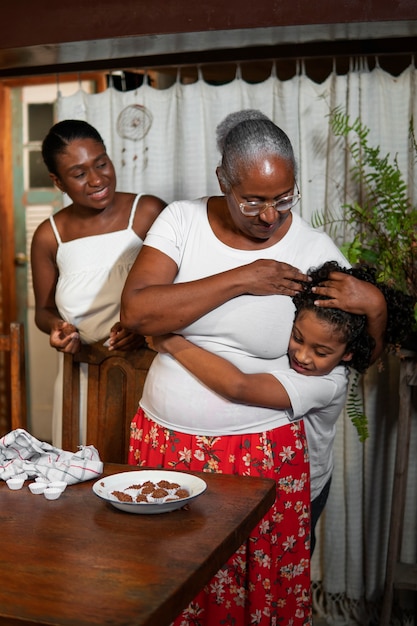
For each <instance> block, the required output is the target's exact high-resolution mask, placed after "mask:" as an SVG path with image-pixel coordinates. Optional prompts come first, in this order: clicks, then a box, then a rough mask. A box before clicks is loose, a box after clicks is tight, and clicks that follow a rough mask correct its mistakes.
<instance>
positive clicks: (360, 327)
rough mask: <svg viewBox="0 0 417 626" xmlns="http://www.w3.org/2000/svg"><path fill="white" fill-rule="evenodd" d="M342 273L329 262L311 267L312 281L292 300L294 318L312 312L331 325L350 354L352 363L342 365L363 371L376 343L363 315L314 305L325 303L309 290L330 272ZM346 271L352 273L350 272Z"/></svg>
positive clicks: (323, 298)
mask: <svg viewBox="0 0 417 626" xmlns="http://www.w3.org/2000/svg"><path fill="white" fill-rule="evenodd" d="M341 271H347V270H345V269H344V268H342V267H341V266H340V265H339V264H338V263H336V261H329V262H327V263H324V264H323V265H322V266H321V267H319V268H317V269H315V268H313V269H310V270H309V271H308V275H309V276H310V277H311V279H312V280H311V282H309V283H307V284H306V286H305V289H304V291H302V292H300V293H298V294H297V295H296V296H294V298H293V302H294V305H295V308H296V313H295V318H297V316H298V315H299V313H300V312H301V311H306V310H307V311H314V312H315V314H316V315H317V317H318V318H319V319H322V320H325V321H326V322H328V323H329V324H331V325H332V326H333V327H334V329H335V331H336V332H337V333H338V334H339V335H340V340H341V342H344V343H346V352H352V355H353V356H352V360H351V361H349V362H345V361H342V363H341V364H343V365H348V366H349V367H353V368H354V369H355V370H357V371H358V372H364V371H365V370H366V369H367V368H368V367H369V365H370V362H371V355H372V351H373V349H374V347H375V340H374V339H373V337H371V335H370V334H369V333H368V331H367V328H366V315H356V314H353V313H347V312H346V311H342V310H341V309H334V308H321V307H317V306H315V305H314V302H315V301H316V300H326V299H327V297H326V296H318V295H317V294H315V293H313V292H312V291H311V288H312V287H315V286H317V285H319V284H320V283H322V282H323V281H325V280H327V279H328V278H329V274H330V272H341ZM348 272H349V273H351V271H350V270H348Z"/></svg>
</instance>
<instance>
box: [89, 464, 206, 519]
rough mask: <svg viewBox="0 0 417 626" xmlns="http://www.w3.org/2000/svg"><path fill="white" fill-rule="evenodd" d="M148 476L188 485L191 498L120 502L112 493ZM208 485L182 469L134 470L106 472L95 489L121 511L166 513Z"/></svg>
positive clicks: (182, 485)
mask: <svg viewBox="0 0 417 626" xmlns="http://www.w3.org/2000/svg"><path fill="white" fill-rule="evenodd" d="M147 480H150V481H152V482H153V483H158V482H159V481H160V480H167V481H169V482H173V483H178V484H179V485H180V487H181V488H183V489H187V490H188V491H189V493H190V496H188V498H181V499H180V500H172V501H171V502H161V503H150V502H140V503H139V502H121V501H120V500H118V499H117V498H116V497H115V496H113V495H112V491H124V490H125V489H128V487H130V485H133V484H142V483H144V482H146V481H147ZM206 489H207V483H206V482H205V481H204V480H202V479H201V478H198V477H197V476H193V475H192V474H184V473H182V472H176V471H174V470H140V471H132V472H122V473H121V474H113V475H112V476H106V477H105V478H101V479H100V480H98V481H97V482H95V483H94V485H93V491H94V493H95V494H96V495H97V496H99V497H100V498H103V500H106V501H107V502H110V503H111V504H112V505H113V506H114V507H116V509H120V510H121V511H127V512H128V513H139V514H148V513H151V514H154V513H167V512H168V511H174V510H175V509H180V508H182V507H183V506H185V505H186V504H188V503H189V502H191V501H192V500H194V499H195V498H197V497H198V496H200V495H201V494H202V493H204V492H205V490H206Z"/></svg>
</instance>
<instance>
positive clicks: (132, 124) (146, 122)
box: [116, 104, 153, 141]
mask: <svg viewBox="0 0 417 626" xmlns="http://www.w3.org/2000/svg"><path fill="white" fill-rule="evenodd" d="M152 120H153V118H152V113H151V112H150V111H149V109H147V108H146V107H144V106H143V105H142V104H129V106H127V107H125V108H124V109H123V110H122V111H121V112H120V113H119V116H118V118H117V122H116V129H117V132H118V134H119V135H120V137H122V138H123V139H131V140H132V141H139V139H143V138H144V137H145V136H146V135H147V134H148V132H149V129H150V128H151V126H152Z"/></svg>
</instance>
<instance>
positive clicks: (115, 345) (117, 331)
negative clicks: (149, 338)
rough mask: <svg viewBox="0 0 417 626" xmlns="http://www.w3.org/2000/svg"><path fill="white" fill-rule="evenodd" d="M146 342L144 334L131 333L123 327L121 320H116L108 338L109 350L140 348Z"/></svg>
mask: <svg viewBox="0 0 417 626" xmlns="http://www.w3.org/2000/svg"><path fill="white" fill-rule="evenodd" d="M144 344H145V338H144V337H143V335H138V334H136V333H131V332H130V331H129V330H126V329H125V328H123V327H122V325H121V323H120V322H116V324H114V326H113V327H112V328H111V330H110V337H109V339H108V344H106V345H108V348H109V350H139V348H142V347H143V346H144Z"/></svg>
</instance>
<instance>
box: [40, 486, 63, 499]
mask: <svg viewBox="0 0 417 626" xmlns="http://www.w3.org/2000/svg"><path fill="white" fill-rule="evenodd" d="M61 493H62V490H61V489H57V488H56V487H49V485H48V487H47V488H46V489H45V491H44V492H43V495H44V496H45V498H46V499H47V500H57V499H58V498H59V496H60V495H61Z"/></svg>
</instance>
